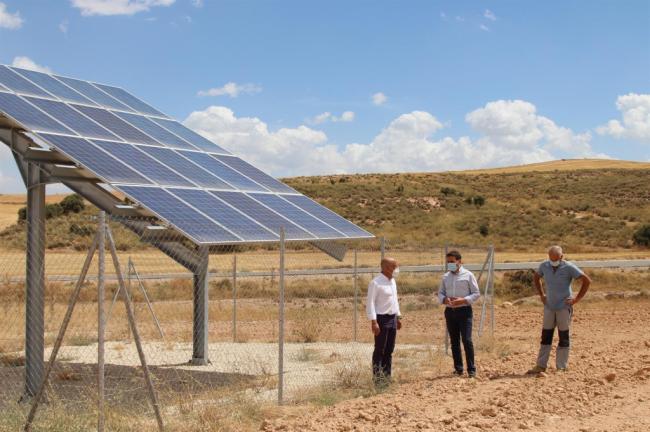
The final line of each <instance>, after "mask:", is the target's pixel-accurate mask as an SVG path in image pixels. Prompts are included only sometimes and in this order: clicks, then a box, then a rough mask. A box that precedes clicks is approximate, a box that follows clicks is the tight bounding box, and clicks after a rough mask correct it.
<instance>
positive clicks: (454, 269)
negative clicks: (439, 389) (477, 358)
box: [438, 251, 481, 378]
mask: <svg viewBox="0 0 650 432" xmlns="http://www.w3.org/2000/svg"><path fill="white" fill-rule="evenodd" d="M446 258H447V269H448V270H449V271H448V272H447V273H445V275H444V276H443V277H442V282H441V283H440V290H438V300H439V301H440V304H444V305H445V306H447V307H446V308H445V321H446V322H447V331H448V332H449V339H450V341H451V353H452V355H453V357H454V373H455V374H456V375H462V374H463V356H462V354H461V351H460V342H461V340H462V341H463V347H464V348H465V361H466V362H467V373H468V375H469V376H470V378H473V377H474V376H476V365H475V363H474V343H473V342H472V319H473V311H472V303H474V302H475V301H476V300H478V298H479V297H480V296H481V293H480V291H479V289H478V283H477V282H476V278H475V277H474V274H473V273H472V272H471V271H469V270H467V269H465V267H463V263H462V256H461V255H460V252H458V251H450V252H449V253H448V254H447V257H446Z"/></svg>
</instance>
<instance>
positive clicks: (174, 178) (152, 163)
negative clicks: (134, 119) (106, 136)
mask: <svg viewBox="0 0 650 432" xmlns="http://www.w3.org/2000/svg"><path fill="white" fill-rule="evenodd" d="M93 143H94V144H96V145H98V146H99V147H101V148H103V149H104V150H106V152H108V154H110V155H112V156H115V157H116V158H117V159H119V160H121V161H124V163H126V164H128V165H129V166H130V167H131V168H133V169H134V170H136V171H137V172H138V173H140V174H142V175H143V176H145V177H147V178H149V179H150V180H153V181H154V182H155V183H157V184H159V185H162V186H188V187H192V186H194V185H193V184H192V183H190V182H189V181H187V180H185V179H184V178H183V177H181V176H179V175H178V174H176V173H175V172H174V171H172V170H170V169H169V168H167V167H166V166H164V165H163V164H161V163H160V162H158V161H157V160H155V159H153V158H151V157H149V156H147V155H146V154H144V153H142V152H141V151H139V150H138V149H136V148H135V147H134V146H132V145H131V144H124V143H116V142H111V141H98V140H93Z"/></svg>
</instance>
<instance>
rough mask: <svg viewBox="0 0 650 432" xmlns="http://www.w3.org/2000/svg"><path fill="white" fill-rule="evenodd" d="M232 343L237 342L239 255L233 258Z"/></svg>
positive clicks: (234, 255)
mask: <svg viewBox="0 0 650 432" xmlns="http://www.w3.org/2000/svg"><path fill="white" fill-rule="evenodd" d="M232 341H233V342H237V254H236V253H235V254H233V256H232Z"/></svg>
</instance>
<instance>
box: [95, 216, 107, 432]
mask: <svg viewBox="0 0 650 432" xmlns="http://www.w3.org/2000/svg"><path fill="white" fill-rule="evenodd" d="M97 232H98V234H97V236H98V237H99V242H98V243H99V244H98V245H97V249H98V260H97V261H98V269H97V432H104V374H105V371H104V331H105V329H106V319H105V318H104V295H105V286H104V272H105V260H106V253H105V252H106V244H105V243H106V213H104V212H103V211H100V212H99V227H98V231H97Z"/></svg>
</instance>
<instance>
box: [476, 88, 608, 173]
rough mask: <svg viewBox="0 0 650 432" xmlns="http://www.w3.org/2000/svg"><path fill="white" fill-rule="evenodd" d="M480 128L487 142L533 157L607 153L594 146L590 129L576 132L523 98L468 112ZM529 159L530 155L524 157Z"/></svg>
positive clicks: (581, 155) (478, 130)
mask: <svg viewBox="0 0 650 432" xmlns="http://www.w3.org/2000/svg"><path fill="white" fill-rule="evenodd" d="M465 120H466V121H467V123H468V124H469V125H470V126H471V127H472V129H474V130H475V131H477V132H479V133H480V134H481V135H482V137H481V138H480V139H479V140H478V142H479V143H480V142H483V143H486V144H489V145H492V146H494V147H497V148H499V149H503V150H504V151H523V152H530V153H529V154H530V156H531V157H535V158H537V157H543V158H546V159H551V158H552V157H551V152H553V151H556V152H557V151H559V152H561V153H562V156H573V157H603V156H604V155H596V154H594V153H593V151H592V149H591V144H590V141H591V134H590V133H589V132H586V133H581V134H576V133H574V132H573V131H572V130H571V129H568V128H565V127H561V126H558V125H557V124H555V122H553V121H552V120H550V119H548V118H546V117H543V116H540V115H538V114H537V108H536V107H535V105H533V104H531V103H530V102H526V101H522V100H498V101H494V102H489V103H487V104H486V105H485V106H484V107H483V108H479V109H477V110H474V111H472V112H470V113H469V114H467V115H466V116H465ZM522 160H524V161H526V157H522Z"/></svg>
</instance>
